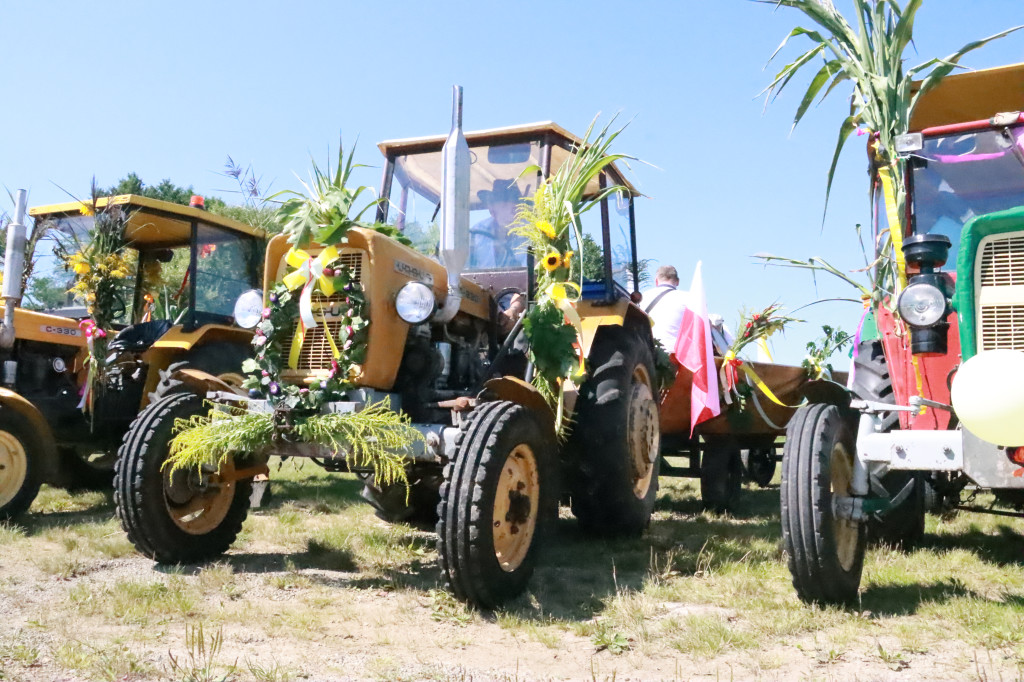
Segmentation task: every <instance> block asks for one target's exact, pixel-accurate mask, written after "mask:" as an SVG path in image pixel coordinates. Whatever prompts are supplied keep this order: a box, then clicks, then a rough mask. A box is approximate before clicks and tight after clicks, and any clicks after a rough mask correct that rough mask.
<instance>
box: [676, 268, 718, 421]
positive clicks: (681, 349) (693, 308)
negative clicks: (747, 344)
mask: <svg viewBox="0 0 1024 682" xmlns="http://www.w3.org/2000/svg"><path fill="white" fill-rule="evenodd" d="M700 266H701V264H700V262H699V261H698V262H697V268H696V269H695V270H694V271H693V282H691V283H690V291H689V299H690V305H688V306H687V307H686V309H685V311H684V312H683V320H682V323H681V324H680V326H679V336H678V337H677V338H676V347H675V356H676V361H677V362H678V363H679V364H680V365H682V366H683V367H685V368H686V369H688V370H690V371H691V372H693V383H692V384H691V386H690V437H691V438H692V437H693V430H694V429H695V428H696V427H697V424H700V423H701V422H704V421H707V420H708V419H711V418H712V417H717V416H718V415H719V414H720V413H721V411H722V405H721V403H720V402H719V399H718V372H716V371H715V355H714V352H715V351H714V347H713V346H712V345H711V322H710V321H709V320H708V302H707V299H706V298H705V297H704V280H703V278H702V277H701V274H700Z"/></svg>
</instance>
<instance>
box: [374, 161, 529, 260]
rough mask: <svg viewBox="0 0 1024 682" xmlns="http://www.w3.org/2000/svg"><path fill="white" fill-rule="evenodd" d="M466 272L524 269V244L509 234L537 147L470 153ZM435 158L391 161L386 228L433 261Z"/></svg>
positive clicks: (437, 194) (436, 239) (436, 241)
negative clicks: (407, 240) (391, 178)
mask: <svg viewBox="0 0 1024 682" xmlns="http://www.w3.org/2000/svg"><path fill="white" fill-rule="evenodd" d="M469 153H470V187H469V209H470V213H469V226H470V251H469V259H468V262H467V265H466V271H467V272H473V271H490V270H519V269H523V268H525V267H526V242H525V241H524V240H523V239H522V238H521V237H518V236H516V235H514V234H511V233H510V232H509V230H510V228H511V227H512V226H513V225H514V224H515V215H516V211H517V210H518V207H519V205H520V203H521V202H523V201H525V200H527V199H529V197H530V196H532V194H533V192H535V191H536V189H537V185H538V182H539V180H538V176H537V174H534V173H530V174H527V175H525V176H522V177H520V176H521V174H522V172H523V171H524V170H525V169H526V168H528V167H530V166H534V165H539V164H540V145H539V143H537V142H523V143H518V144H505V145H474V146H471V147H470V150H469ZM440 198H441V152H440V151H430V152H422V153H416V154H405V155H401V156H398V157H396V158H395V170H394V178H393V181H392V185H391V195H390V196H389V197H388V211H387V214H388V222H389V223H390V224H392V225H394V226H395V227H396V228H398V229H399V230H401V231H402V233H404V234H405V236H406V237H408V238H409V240H410V241H412V243H413V246H414V247H415V248H416V249H417V250H419V251H420V252H421V253H424V254H426V255H428V256H431V257H432V258H434V259H436V260H439V258H438V253H439V245H440V241H441V228H440Z"/></svg>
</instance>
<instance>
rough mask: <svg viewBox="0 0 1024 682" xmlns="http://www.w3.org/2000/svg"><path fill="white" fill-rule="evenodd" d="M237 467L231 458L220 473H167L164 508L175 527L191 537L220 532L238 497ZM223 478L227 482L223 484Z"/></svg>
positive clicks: (208, 469)
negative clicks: (236, 493) (216, 529)
mask: <svg viewBox="0 0 1024 682" xmlns="http://www.w3.org/2000/svg"><path fill="white" fill-rule="evenodd" d="M234 471H235V463H234V461H233V460H232V459H231V458H230V457H228V458H227V459H226V460H224V463H223V464H221V466H220V468H219V469H216V468H214V467H213V466H211V465H203V467H202V469H200V470H198V471H197V470H196V469H187V470H186V469H178V470H177V471H175V472H174V473H173V474H171V473H170V467H167V468H166V469H165V471H164V477H163V478H164V505H165V506H166V508H167V511H168V513H169V514H170V515H171V518H172V519H173V521H174V523H175V525H177V526H178V527H179V528H180V529H182V530H183V531H185V532H186V533H189V534H190V535H203V534H205V533H209V532H210V531H212V530H214V529H215V528H217V527H218V526H219V525H220V524H221V522H222V521H223V520H224V518H225V517H226V516H227V513H228V510H229V509H230V508H231V502H232V501H233V500H234V496H235V484H234V476H233V474H234ZM222 477H223V478H224V479H227V482H226V483H225V482H222V480H221V479H222Z"/></svg>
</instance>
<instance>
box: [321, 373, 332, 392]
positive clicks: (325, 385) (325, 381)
mask: <svg viewBox="0 0 1024 682" xmlns="http://www.w3.org/2000/svg"><path fill="white" fill-rule="evenodd" d="M332 373H333V372H332ZM320 389H321V390H327V380H326V379H325V380H323V381H321V382H320Z"/></svg>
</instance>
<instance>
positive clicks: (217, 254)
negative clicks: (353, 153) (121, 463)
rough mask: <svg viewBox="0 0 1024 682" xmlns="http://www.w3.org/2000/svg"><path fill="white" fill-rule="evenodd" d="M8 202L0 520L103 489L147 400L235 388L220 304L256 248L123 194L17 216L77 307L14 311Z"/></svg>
mask: <svg viewBox="0 0 1024 682" xmlns="http://www.w3.org/2000/svg"><path fill="white" fill-rule="evenodd" d="M18 196H19V201H18V211H17V213H16V218H15V221H14V223H13V224H12V225H10V226H9V230H8V249H7V254H8V258H7V264H8V267H7V271H6V275H7V277H5V279H4V322H3V323H2V324H0V360H2V366H3V374H2V379H0V384H2V387H0V519H5V518H10V517H14V516H16V515H17V514H20V513H22V512H24V511H25V510H26V509H28V508H29V506H30V505H31V504H32V501H33V499H34V498H35V496H36V494H37V493H38V491H39V487H40V485H41V484H42V483H51V484H58V485H63V486H67V487H73V488H109V487H110V484H111V481H112V479H113V475H114V460H115V459H116V456H117V450H118V446H119V445H120V444H121V439H122V437H123V436H124V434H125V432H126V431H127V430H128V427H129V425H130V424H131V422H132V419H133V418H134V417H135V415H136V414H138V412H139V410H140V409H141V408H143V407H145V406H146V405H147V404H148V403H149V402H150V399H151V397H152V396H161V395H165V394H168V393H175V392H182V391H193V392H196V393H198V394H205V392H206V391H207V390H210V389H211V388H214V387H218V388H221V389H223V390H230V389H229V387H230V385H231V384H235V385H238V384H240V383H241V376H240V375H239V374H238V368H239V366H240V364H241V362H242V361H243V360H244V359H245V358H246V357H247V356H249V355H251V351H250V345H249V341H250V339H251V338H252V332H251V331H249V330H246V329H242V328H241V327H238V326H237V325H235V324H233V321H232V317H231V308H230V305H231V304H230V301H232V300H233V299H234V298H235V297H236V296H237V295H238V294H239V293H241V292H242V291H245V290H248V289H250V288H251V287H252V286H254V285H255V284H257V283H258V282H259V271H260V265H261V258H262V253H263V251H262V250H263V243H264V235H263V232H262V231H261V230H259V229H256V228H253V227H251V226H249V225H246V224H243V223H240V222H238V221H236V220H233V219H230V218H227V217H225V216H220V215H214V214H212V213H208V212H207V211H205V210H202V209H201V208H199V207H197V206H181V205H178V204H174V203H170V202H166V201H159V200H156V199H150V198H148V197H142V196H136V195H119V196H112V197H97V198H94V199H92V200H90V201H70V202H64V203H60V204H51V205H47V206H37V207H34V208H30V209H27V213H28V215H30V216H32V217H33V218H34V219H35V228H34V229H35V230H37V231H40V230H49V232H48V234H50V235H56V236H55V240H56V241H57V243H58V245H59V246H58V249H57V255H58V256H62V258H63V260H64V262H65V264H66V265H67V268H68V269H69V270H71V271H73V273H74V278H75V283H74V285H73V287H72V289H71V293H73V294H74V295H75V299H76V300H75V305H76V306H81V307H72V308H69V309H61V310H57V311H51V312H50V313H39V312H34V311H30V310H25V309H23V308H21V307H20V302H21V294H22V292H21V290H20V289H21V274H20V273H21V270H22V267H21V264H20V262H21V261H20V260H16V259H14V258H12V255H13V254H18V253H22V252H23V247H24V241H25V232H26V229H27V227H26V225H25V223H24V221H25V209H26V206H25V195H24V192H23V191H19V195H18ZM200 199H201V198H200V197H195V200H196V201H197V202H198V200H200ZM225 301H228V302H229V303H225ZM79 318H81V319H79Z"/></svg>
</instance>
